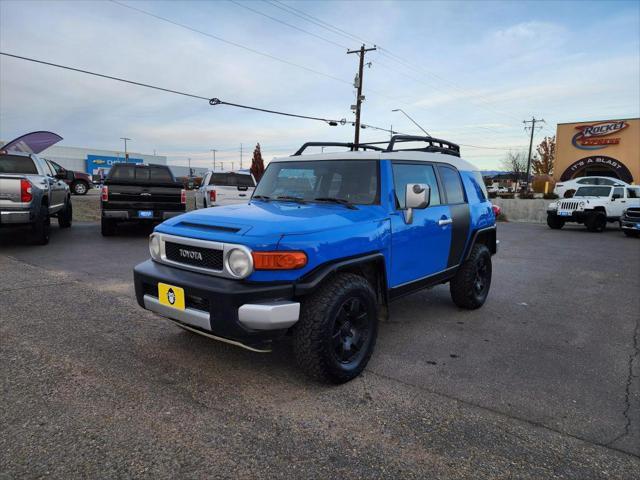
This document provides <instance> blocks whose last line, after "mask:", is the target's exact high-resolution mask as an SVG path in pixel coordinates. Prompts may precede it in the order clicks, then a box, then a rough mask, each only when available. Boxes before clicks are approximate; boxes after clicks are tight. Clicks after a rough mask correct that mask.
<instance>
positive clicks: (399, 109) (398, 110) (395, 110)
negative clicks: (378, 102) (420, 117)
mask: <svg viewBox="0 0 640 480" xmlns="http://www.w3.org/2000/svg"><path fill="white" fill-rule="evenodd" d="M391 111H392V112H401V113H403V114H404V116H405V117H407V118H408V119H409V120H411V121H412V122H413V123H414V124H415V125H416V126H417V127H418V128H419V129H420V130H422V131H423V132H424V133H425V135H426V136H427V137H430V136H431V134H429V132H427V131H426V130H425V129H424V128H422V127H421V126H420V124H419V123H418V122H416V121H415V120H414V119H413V118H411V117H410V116H409V114H408V113H407V112H405V111H404V110H402V109H401V108H394V109H393V110H391ZM392 130H393V129H392Z"/></svg>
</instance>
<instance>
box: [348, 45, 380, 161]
mask: <svg viewBox="0 0 640 480" xmlns="http://www.w3.org/2000/svg"><path fill="white" fill-rule="evenodd" d="M372 50H376V47H372V48H364V44H363V45H362V46H361V47H360V50H348V51H347V55H348V54H351V53H357V54H359V55H360V65H359V67H358V76H357V77H356V81H355V84H354V87H356V88H357V89H358V93H357V97H356V123H355V128H356V132H355V135H354V139H353V144H354V148H355V149H356V150H358V145H360V110H361V109H362V101H363V100H364V96H363V95H362V76H363V74H364V55H365V53H367V52H371V51H372Z"/></svg>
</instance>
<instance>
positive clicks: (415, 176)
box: [393, 163, 440, 210]
mask: <svg viewBox="0 0 640 480" xmlns="http://www.w3.org/2000/svg"><path fill="white" fill-rule="evenodd" d="M409 183H426V184H427V185H429V187H431V197H430V198H431V201H430V203H429V206H434V205H440V191H439V190H438V182H437V180H436V173H435V171H434V169H433V167H432V166H431V165H419V164H415V163H394V164H393V185H394V189H395V191H396V206H397V207H398V209H400V210H402V209H404V208H405V196H404V195H405V191H406V189H407V184H409Z"/></svg>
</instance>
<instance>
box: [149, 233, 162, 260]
mask: <svg viewBox="0 0 640 480" xmlns="http://www.w3.org/2000/svg"><path fill="white" fill-rule="evenodd" d="M149 253H150V254H151V258H153V259H154V260H157V259H158V258H160V238H159V237H158V235H155V234H151V235H150V236H149Z"/></svg>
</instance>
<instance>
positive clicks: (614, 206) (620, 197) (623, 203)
mask: <svg viewBox="0 0 640 480" xmlns="http://www.w3.org/2000/svg"><path fill="white" fill-rule="evenodd" d="M625 208H627V198H626V196H625V189H624V188H623V187H614V189H613V192H612V194H611V203H609V207H608V208H607V210H608V211H607V214H608V215H609V216H610V217H619V216H620V215H622V211H623V210H624V209H625Z"/></svg>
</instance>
